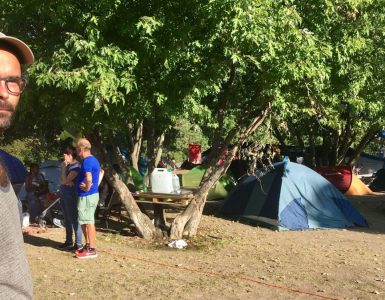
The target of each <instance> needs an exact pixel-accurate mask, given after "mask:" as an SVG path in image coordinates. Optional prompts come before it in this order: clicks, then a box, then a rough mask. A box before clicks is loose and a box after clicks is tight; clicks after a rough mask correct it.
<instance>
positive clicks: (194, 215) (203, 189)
mask: <svg viewBox="0 0 385 300" xmlns="http://www.w3.org/2000/svg"><path fill="white" fill-rule="evenodd" d="M269 111H270V107H269V106H268V107H266V108H265V109H263V110H262V111H261V112H260V113H259V115H258V116H257V117H256V118H254V119H253V121H252V122H251V123H250V124H249V126H248V127H247V128H245V129H244V130H243V132H242V133H241V134H240V136H239V139H238V141H237V146H235V147H233V149H231V151H230V152H229V153H228V154H227V156H226V158H225V160H224V162H223V164H222V165H221V166H219V167H218V166H217V165H216V161H215V160H212V161H211V163H210V167H209V168H208V169H207V170H206V172H205V174H204V176H203V179H202V181H201V185H200V187H199V190H198V191H197V192H196V193H195V195H194V198H193V199H192V201H191V202H190V204H189V206H188V207H187V208H186V210H185V211H184V212H182V213H181V214H179V215H178V216H176V218H175V219H174V221H173V223H172V224H171V230H170V238H171V239H181V238H182V237H183V236H187V237H191V236H194V235H195V234H196V232H197V230H198V226H199V222H200V219H201V217H202V213H203V208H204V206H205V203H206V199H207V194H208V192H209V190H210V189H211V188H212V187H213V186H214V185H215V184H216V183H217V182H218V180H219V179H220V178H221V176H222V175H223V174H224V173H225V172H226V171H227V169H228V168H229V166H230V164H231V161H232V160H233V158H234V157H235V155H236V153H237V151H238V149H239V147H240V145H242V144H243V143H244V142H245V140H246V139H247V138H248V137H249V136H250V135H251V134H252V133H253V132H254V131H255V130H256V129H257V128H258V127H259V126H260V125H261V124H262V123H263V121H264V120H265V118H266V116H267V114H268V112H269ZM238 131H239V128H236V129H234V130H233V131H231V132H230V133H229V134H228V136H227V137H226V139H225V141H226V143H229V142H230V141H231V139H232V138H233V137H234V135H235V132H238ZM226 150H227V149H226V148H225V147H224V148H223V149H222V152H221V153H220V155H224V153H225V151H226Z"/></svg>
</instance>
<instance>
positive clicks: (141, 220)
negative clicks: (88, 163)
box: [107, 171, 162, 240]
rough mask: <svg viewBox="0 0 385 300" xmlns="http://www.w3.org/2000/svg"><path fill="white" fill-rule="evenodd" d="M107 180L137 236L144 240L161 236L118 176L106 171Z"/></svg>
mask: <svg viewBox="0 0 385 300" xmlns="http://www.w3.org/2000/svg"><path fill="white" fill-rule="evenodd" d="M107 180H108V181H109V183H110V184H111V186H112V187H113V189H114V190H115V192H117V193H118V195H119V197H120V199H121V201H122V203H123V205H124V207H125V208H126V210H127V212H128V215H129V217H130V219H131V221H132V222H133V223H134V225H135V228H136V230H137V231H138V234H139V236H140V237H141V238H144V239H146V240H152V239H155V238H160V237H162V232H161V231H160V230H159V229H157V228H156V227H155V226H154V224H153V223H152V222H151V220H150V218H149V217H148V216H147V215H145V214H143V213H142V212H141V210H140V209H139V207H138V205H137V203H136V201H135V199H134V198H133V197H132V195H131V193H130V191H129V190H128V187H127V186H126V185H125V184H124V183H123V182H122V181H121V180H120V179H119V176H118V175H117V174H112V173H111V172H110V171H108V172H107Z"/></svg>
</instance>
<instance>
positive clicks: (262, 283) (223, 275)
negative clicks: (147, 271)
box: [99, 250, 338, 300]
mask: <svg viewBox="0 0 385 300" xmlns="http://www.w3.org/2000/svg"><path fill="white" fill-rule="evenodd" d="M99 252H103V253H106V254H111V252H109V251H103V250H99ZM113 255H115V256H120V257H123V258H129V259H133V260H139V261H143V262H147V263H151V264H154V265H158V266H162V267H167V268H171V269H178V270H184V271H189V272H195V273H201V274H205V275H209V276H215V277H222V278H224V279H238V280H245V281H250V282H253V283H257V284H261V285H265V286H268V287H273V288H277V289H281V290H286V291H289V292H293V293H297V294H303V295H309V296H314V297H317V298H321V299H328V300H338V298H334V297H331V296H324V295H319V294H315V293H312V292H306V291H301V290H298V289H294V288H290V287H287V286H283V285H277V284H272V283H267V282H263V281H260V280H256V279H253V278H250V277H245V276H236V275H225V274H221V273H215V272H209V271H201V270H196V269H191V268H187V267H178V266H173V265H168V264H165V263H160V262H156V261H152V260H149V259H145V258H140V257H132V256H127V255H123V254H116V253H113Z"/></svg>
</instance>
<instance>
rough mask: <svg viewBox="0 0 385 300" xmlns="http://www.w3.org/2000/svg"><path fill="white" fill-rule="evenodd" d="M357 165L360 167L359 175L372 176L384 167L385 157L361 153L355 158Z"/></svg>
mask: <svg viewBox="0 0 385 300" xmlns="http://www.w3.org/2000/svg"><path fill="white" fill-rule="evenodd" d="M357 166H358V167H359V169H360V173H359V175H361V176H372V175H373V174H374V173H376V172H377V171H378V170H380V169H382V168H384V167H385V158H383V157H379V156H374V155H370V154H366V153H361V155H360V156H359V158H358V159H357Z"/></svg>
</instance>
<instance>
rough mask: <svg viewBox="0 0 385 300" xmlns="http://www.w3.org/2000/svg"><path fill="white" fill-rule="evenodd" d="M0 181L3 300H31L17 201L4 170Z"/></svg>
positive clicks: (0, 175) (0, 271) (0, 288)
mask: <svg viewBox="0 0 385 300" xmlns="http://www.w3.org/2000/svg"><path fill="white" fill-rule="evenodd" d="M0 169H2V166H1V164H0ZM2 171H3V172H2ZM1 173H2V174H1ZM5 176H6V175H5ZM0 177H3V178H0V299H32V279H31V273H30V271H29V267H28V262H27V259H26V256H25V253H24V241H23V236H22V233H21V225H20V214H19V208H18V199H17V197H16V195H15V192H14V191H13V188H12V185H11V184H10V182H9V180H7V181H8V182H7V184H5V183H6V181H5V180H4V179H5V178H4V169H3V170H0Z"/></svg>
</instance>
